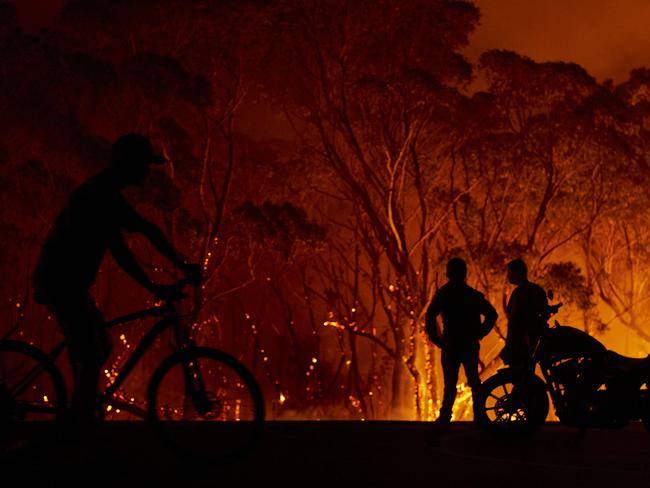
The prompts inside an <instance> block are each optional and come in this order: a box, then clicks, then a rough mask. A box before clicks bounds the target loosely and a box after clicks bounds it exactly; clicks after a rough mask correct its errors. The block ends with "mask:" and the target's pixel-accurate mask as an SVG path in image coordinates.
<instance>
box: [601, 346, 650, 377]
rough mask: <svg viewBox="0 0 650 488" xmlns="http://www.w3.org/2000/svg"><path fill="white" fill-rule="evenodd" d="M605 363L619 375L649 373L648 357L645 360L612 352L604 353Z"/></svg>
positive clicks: (649, 359)
mask: <svg viewBox="0 0 650 488" xmlns="http://www.w3.org/2000/svg"><path fill="white" fill-rule="evenodd" d="M605 361H606V363H607V364H608V365H609V366H610V367H612V368H614V369H616V370H617V371H619V372H621V373H629V374H634V373H643V372H648V371H650V355H648V356H647V357H645V358H630V357H627V356H623V355H621V354H619V353H617V352H614V351H607V352H606V353H605Z"/></svg>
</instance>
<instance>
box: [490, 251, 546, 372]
mask: <svg viewBox="0 0 650 488" xmlns="http://www.w3.org/2000/svg"><path fill="white" fill-rule="evenodd" d="M507 278H508V281H509V282H510V283H511V284H513V285H515V286H516V288H515V289H514V290H513V291H512V294H511V295H510V299H509V300H508V305H507V306H506V315H507V316H508V333H507V336H506V345H505V347H504V348H503V350H502V351H501V353H500V356H501V359H503V362H504V363H506V364H508V365H510V366H511V367H515V368H517V367H522V366H524V364H525V363H526V361H527V360H528V359H530V355H531V354H532V352H533V348H534V347H535V344H536V343H537V339H538V338H539V336H540V335H541V333H542V332H543V331H544V329H546V328H547V327H548V323H547V322H548V318H549V306H548V299H547V298H546V292H545V291H544V289H543V288H542V287H541V286H539V285H537V284H536V283H533V282H532V281H529V280H528V267H527V266H526V263H525V262H524V261H523V260H522V259H513V260H512V261H510V262H509V263H508V266H507Z"/></svg>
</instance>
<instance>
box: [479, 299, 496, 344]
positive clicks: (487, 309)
mask: <svg viewBox="0 0 650 488" xmlns="http://www.w3.org/2000/svg"><path fill="white" fill-rule="evenodd" d="M481 315H483V317H485V318H484V319H483V323H482V324H481V329H482V331H481V332H482V334H481V337H485V336H486V335H488V334H489V333H490V331H491V330H492V328H493V327H494V324H496V322H497V318H498V317H499V314H498V313H497V311H496V309H495V308H494V307H493V306H492V304H491V303H490V302H489V301H487V299H485V297H484V298H483V301H482V303H481Z"/></svg>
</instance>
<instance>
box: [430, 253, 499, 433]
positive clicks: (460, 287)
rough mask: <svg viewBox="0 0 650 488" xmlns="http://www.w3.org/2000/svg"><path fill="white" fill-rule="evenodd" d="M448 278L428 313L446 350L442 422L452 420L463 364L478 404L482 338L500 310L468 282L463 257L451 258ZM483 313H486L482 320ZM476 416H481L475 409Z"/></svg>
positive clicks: (435, 336) (432, 329)
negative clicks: (457, 384)
mask: <svg viewBox="0 0 650 488" xmlns="http://www.w3.org/2000/svg"><path fill="white" fill-rule="evenodd" d="M447 278H448V279H449V281H447V283H445V284H444V285H443V286H441V287H440V289H439V290H438V291H437V292H436V294H435V295H434V296H433V299H432V300H431V304H430V305H429V308H428V309H427V312H426V316H425V325H426V331H427V334H428V336H429V338H430V339H431V342H433V343H434V344H435V345H436V346H438V347H439V348H440V349H441V350H442V372H443V377H444V395H443V399H442V407H441V408H440V416H439V417H438V420H437V423H438V425H442V426H446V425H448V424H449V422H450V421H451V412H452V408H453V406H454V401H455V400H456V383H457V382H458V371H459V369H460V365H461V364H462V365H463V369H464V370H465V376H466V377H467V383H468V384H469V386H470V388H471V389H472V398H473V400H474V405H478V402H476V395H477V393H478V387H479V386H480V385H481V380H480V378H479V374H478V364H479V349H480V342H479V341H480V340H481V339H482V338H483V337H485V336H486V335H487V334H488V333H489V332H490V331H491V330H492V327H494V324H495V323H496V320H497V316H498V315H497V312H496V310H495V309H494V307H493V306H492V305H491V304H490V302H488V301H487V300H486V299H485V297H484V296H483V294H482V293H481V292H479V291H478V290H475V289H474V288H472V287H471V286H469V285H468V284H467V283H466V279H467V265H466V264H465V261H463V260H462V259H461V258H452V259H450V260H449V261H448V262H447ZM438 315H442V322H443V332H442V336H440V334H439V333H438V326H437V317H438ZM481 316H483V317H484V319H483V321H481ZM474 418H475V420H477V421H478V419H479V418H480V417H479V416H478V415H477V411H476V409H475V410H474Z"/></svg>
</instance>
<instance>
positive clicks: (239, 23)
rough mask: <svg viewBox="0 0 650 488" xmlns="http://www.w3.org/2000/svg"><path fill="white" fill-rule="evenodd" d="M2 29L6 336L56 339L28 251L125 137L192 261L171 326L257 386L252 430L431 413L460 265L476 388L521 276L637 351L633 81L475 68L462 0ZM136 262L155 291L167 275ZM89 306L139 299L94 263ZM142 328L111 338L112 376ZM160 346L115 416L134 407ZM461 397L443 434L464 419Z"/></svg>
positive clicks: (4, 19) (471, 22) (643, 250)
mask: <svg viewBox="0 0 650 488" xmlns="http://www.w3.org/2000/svg"><path fill="white" fill-rule="evenodd" d="M15 14H16V12H15V8H14V6H13V4H12V3H9V2H6V1H3V2H0V43H1V48H0V52H1V53H2V63H0V104H1V106H2V114H3V116H2V131H0V167H1V168H2V171H1V173H0V187H1V188H2V194H3V199H2V201H3V204H2V207H1V208H0V227H1V228H2V239H1V243H2V251H1V256H2V260H1V261H0V265H1V266H2V275H3V277H4V279H3V280H2V281H1V282H0V287H1V291H0V296H1V297H2V307H1V308H0V310H1V312H2V322H1V324H2V325H1V326H0V334H1V335H0V337H2V338H7V337H10V336H11V337H18V338H20V339H22V340H27V341H30V342H33V343H34V344H36V345H38V346H39V347H41V348H43V349H45V350H47V349H48V348H51V347H52V346H53V345H54V344H55V343H57V342H58V341H59V340H60V339H61V336H60V333H59V329H58V328H57V326H56V323H55V321H54V319H53V318H52V317H51V316H48V313H47V310H46V309H45V308H44V307H42V306H39V305H38V304H35V303H34V302H33V300H32V298H31V296H32V289H31V286H32V285H31V275H32V272H33V269H34V266H35V261H36V259H37V258H38V253H39V250H40V248H41V246H42V244H43V240H44V238H45V236H46V234H47V231H48V229H49V227H50V225H51V223H52V220H53V219H54V217H55V216H56V214H57V212H58V211H59V210H60V208H61V206H62V205H63V203H64V202H65V199H66V197H67V196H68V195H69V193H70V192H71V191H72V189H74V187H75V186H76V185H78V184H79V183H80V182H81V181H82V180H83V179H85V178H87V177H88V176H90V175H92V174H94V173H96V172H98V171H99V170H100V169H101V168H102V167H103V166H104V165H105V161H106V160H107V157H108V152H109V150H110V146H111V144H112V142H113V141H114V140H115V139H116V138H117V137H118V136H119V135H120V134H123V133H126V132H141V133H144V134H147V135H148V136H149V137H150V138H151V140H152V141H153V142H154V143H155V145H156V146H157V147H158V148H160V150H161V151H162V153H163V154H164V156H165V158H166V159H167V160H168V164H167V165H165V166H164V167H161V168H156V169H154V170H153V171H152V175H151V178H150V181H149V182H148V183H147V184H146V186H145V187H144V188H143V189H141V191H139V192H137V193H136V192H132V193H129V192H127V195H126V196H127V198H128V199H129V201H130V202H131V203H132V204H133V205H134V206H135V207H137V209H138V210H139V211H141V212H142V213H143V214H145V215H146V216H147V217H148V218H149V219H151V220H152V221H153V222H156V223H157V224H158V225H160V226H161V228H162V229H163V230H164V232H165V233H166V235H168V236H170V238H171V240H172V241H173V243H174V245H175V246H177V248H178V249H179V250H181V251H182V253H183V254H184V255H186V256H188V257H189V258H190V259H191V260H192V261H193V262H198V263H201V266H202V270H203V274H204V276H205V281H204V282H203V284H202V285H201V286H200V288H198V289H197V290H196V291H195V292H194V293H193V294H192V296H191V297H190V298H189V299H188V300H186V301H185V302H183V308H182V315H183V320H184V321H185V323H186V324H188V327H189V328H190V329H191V334H192V336H193V338H194V340H195V341H196V342H197V343H200V344H206V345H210V346H214V347H218V348H220V349H223V350H225V351H227V352H229V353H230V354H232V355H233V356H235V357H236V358H237V359H239V360H241V361H242V362H243V363H244V364H246V365H247V366H248V367H249V368H250V369H251V371H252V372H253V373H254V375H255V377H256V379H257V380H258V382H259V383H260V385H261V387H262V390H263V394H264V397H265V401H266V408H267V412H268V414H267V417H268V418H272V419H357V420H359V419H368V420H372V419H375V420H382V419H409V420H411V419H419V420H427V419H434V418H435V417H436V415H437V412H438V409H439V408H440V401H441V398H442V374H441V371H440V357H439V355H440V353H439V351H438V350H437V349H436V348H435V347H434V346H433V345H432V344H431V343H430V342H429V340H428V339H427V337H426V334H425V331H424V314H425V311H426V308H427V306H428V304H429V302H430V300H431V298H432V296H433V294H434V293H435V291H436V290H437V289H438V288H439V287H440V286H441V285H442V284H443V283H444V282H445V264H446V262H447V260H448V259H449V258H451V257H454V256H461V257H463V259H465V261H466V262H467V264H468V282H469V283H470V284H471V285H472V286H473V287H475V288H477V289H478V290H480V291H481V292H482V293H484V295H485V296H486V297H487V298H488V299H489V300H490V302H491V303H492V304H493V305H494V306H495V308H496V309H497V311H498V313H499V320H498V322H497V325H496V327H495V328H494V330H493V331H492V332H491V333H490V335H489V336H487V337H486V338H485V340H484V341H483V343H482V347H481V364H480V370H481V375H482V377H487V376H489V375H490V374H492V373H493V372H494V371H496V369H497V368H499V367H500V366H501V364H502V363H501V360H500V359H499V351H500V350H501V349H502V347H503V343H504V338H505V334H506V328H505V327H506V326H505V312H504V307H505V303H506V300H507V296H508V295H509V293H510V292H511V290H512V287H511V285H509V284H508V283H507V281H506V279H505V267H506V263H508V262H509V261H510V260H511V259H513V258H516V257H523V258H524V259H525V260H526V262H527V263H528V265H529V271H530V274H531V275H532V276H533V277H534V279H535V281H536V282H538V283H540V284H541V285H543V286H544V287H545V288H546V289H552V290H553V291H554V293H555V296H556V298H557V300H559V301H561V302H563V303H564V304H565V307H564V308H563V309H562V312H561V313H560V314H559V315H558V317H557V318H558V320H559V321H560V322H561V323H567V324H570V325H572V326H574V327H578V328H581V329H583V330H585V331H586V332H588V333H589V334H591V335H593V336H595V337H597V338H598V339H599V340H602V341H603V342H604V343H605V344H607V345H608V346H609V347H611V348H613V349H617V350H619V351H620V352H622V353H627V354H629V355H632V356H643V355H646V354H648V353H649V352H650V300H649V299H650V196H649V192H648V187H649V183H650V167H649V166H648V155H649V149H650V132H649V129H650V126H649V124H650V70H649V69H646V68H644V67H639V68H637V69H634V70H633V71H631V72H630V74H629V77H628V78H627V79H626V80H624V81H622V82H618V83H615V82H613V81H605V82H600V81H597V80H596V78H595V77H594V76H592V75H591V74H590V73H589V72H588V71H587V70H586V69H585V68H583V67H581V66H579V65H577V64H573V63H569V62H563V61H557V62H536V61H534V60H532V59H530V58H528V57H526V56H525V55H524V54H520V53H517V52H512V51H506V50H487V51H486V52H484V53H483V54H482V55H481V56H480V58H479V60H478V62H477V63H470V61H469V60H468V59H467V58H466V57H465V56H464V55H463V52H464V51H463V50H464V49H465V48H466V47H467V45H468V43H469V39H470V35H471V33H472V32H473V31H474V30H475V29H476V28H477V26H478V23H479V21H480V11H479V9H478V8H477V7H476V6H475V5H473V4H472V3H471V2H466V1H454V0H414V1H409V2H402V1H397V0H385V1H381V2H376V1H369V0H368V1H367V0H317V1H307V0H277V1H275V0H274V1H265V0H242V1H232V2H231V1H224V2H214V1H209V0H192V1H187V0H159V1H155V2H153V1H148V0H138V1H126V0H124V1H103V0H87V1H70V2H68V3H67V4H66V5H65V6H64V7H63V9H62V10H61V13H60V15H59V17H58V19H57V20H56V22H55V23H54V24H53V25H51V26H48V27H47V28H45V29H43V30H41V31H39V32H38V33H30V32H26V31H25V30H24V29H23V28H22V27H21V26H20V25H19V24H18V23H17V20H16V15H15ZM476 80H480V83H479V84H480V85H481V86H480V88H479V89H476V88H475V86H476V84H475V83H473V82H475V81H476ZM472 87H474V88H472ZM129 245H130V247H131V248H132V250H133V251H134V252H135V253H136V254H137V256H138V258H139V261H140V262H141V263H142V264H143V266H145V268H146V271H147V273H148V274H149V275H150V276H151V277H152V279H154V280H156V281H159V282H163V283H164V282H171V281H173V280H174V279H176V278H178V276H176V275H175V274H174V272H173V271H172V268H171V267H170V266H169V263H168V262H167V261H165V260H164V258H161V257H159V256H158V254H157V253H155V252H154V251H153V249H152V248H151V246H150V245H149V244H148V243H144V242H142V241H141V240H140V239H139V238H138V237H137V236H136V237H133V238H129ZM93 296H94V297H95V299H96V301H97V305H98V307H99V309H101V311H102V313H103V314H104V316H105V317H107V318H110V317H114V316H117V315H121V314H125V313H128V312H130V311H133V310H136V309H138V308H143V307H144V306H152V305H153V302H154V299H153V298H152V297H151V295H150V294H148V292H147V291H146V290H144V289H142V288H140V287H139V285H138V284H136V283H135V282H133V281H132V280H131V279H130V278H129V277H128V276H127V275H126V274H124V273H123V272H122V271H121V270H120V269H119V267H118V266H117V264H116V263H115V262H114V260H112V259H111V258H110V257H107V258H106V259H105V261H104V263H103V266H102V268H101V271H100V274H99V276H98V278H97V280H96V283H95V285H94V288H93ZM144 327H145V324H144V323H140V324H136V325H133V326H125V327H124V328H121V329H117V330H116V331H115V332H114V333H113V335H112V342H113V352H112V355H111V359H110V361H109V365H108V366H107V367H106V369H105V371H104V373H105V377H106V378H107V379H110V378H112V377H114V375H115V372H116V370H117V369H118V368H119V367H120V365H121V364H122V362H123V358H124V354H125V353H126V352H128V351H129V350H131V349H132V348H133V344H134V343H136V342H137V341H138V340H139V338H140V337H141V336H142V334H143V331H144V330H145V329H144ZM168 341H171V337H170V338H167V337H166V336H163V337H162V339H160V340H159V341H158V342H157V343H156V344H155V345H154V350H153V351H150V352H148V353H147V354H148V356H147V358H146V360H145V361H144V362H143V363H142V365H141V366H139V367H138V370H137V371H136V374H135V375H134V377H133V378H132V381H130V382H128V383H127V384H126V385H125V386H124V388H123V390H121V391H120V395H121V397H122V398H123V400H124V402H125V403H129V404H131V405H136V406H137V405H143V404H144V402H145V400H146V398H145V391H146V381H145V378H147V377H148V375H150V374H151V372H152V371H153V369H154V368H155V367H156V366H157V365H158V364H159V362H160V361H161V359H162V358H163V357H164V356H165V355H166V354H168V352H169V347H170V345H169V343H168ZM61 366H62V368H64V369H65V368H66V367H67V366H66V361H65V360H62V361H61ZM68 376H69V373H68ZM68 379H69V378H68ZM459 390H460V393H459V396H458V400H457V402H456V409H455V411H454V418H455V419H467V418H471V411H472V409H471V396H470V393H469V388H466V387H465V386H460V387H459ZM107 414H108V418H114V419H123V418H134V414H133V413H132V412H131V413H129V412H127V411H125V410H124V409H120V408H118V406H116V405H111V406H109V408H107Z"/></svg>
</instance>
